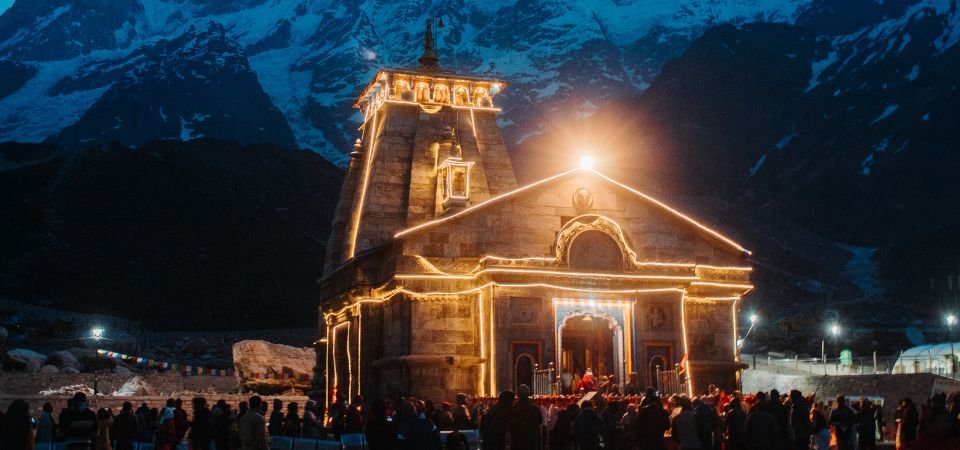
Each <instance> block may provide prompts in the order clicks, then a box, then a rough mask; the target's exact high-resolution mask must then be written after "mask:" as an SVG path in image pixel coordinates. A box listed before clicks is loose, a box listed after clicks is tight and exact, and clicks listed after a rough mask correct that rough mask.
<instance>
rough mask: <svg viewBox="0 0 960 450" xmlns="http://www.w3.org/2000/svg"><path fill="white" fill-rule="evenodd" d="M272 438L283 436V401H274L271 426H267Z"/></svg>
mask: <svg viewBox="0 0 960 450" xmlns="http://www.w3.org/2000/svg"><path fill="white" fill-rule="evenodd" d="M267 431H268V432H269V433H270V436H283V400H280V399H278V398H277V399H274V400H273V412H272V413H270V424H269V425H267Z"/></svg>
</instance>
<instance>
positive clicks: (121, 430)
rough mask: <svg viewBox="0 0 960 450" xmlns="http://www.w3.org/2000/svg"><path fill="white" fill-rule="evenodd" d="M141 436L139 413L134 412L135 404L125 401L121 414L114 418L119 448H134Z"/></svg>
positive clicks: (126, 449) (119, 449)
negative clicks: (138, 422) (138, 421)
mask: <svg viewBox="0 0 960 450" xmlns="http://www.w3.org/2000/svg"><path fill="white" fill-rule="evenodd" d="M139 436H140V428H139V425H138V424H137V415H136V414H135V413H134V412H133V404H132V403H130V402H123V408H121V409H120V414H117V417H116V418H115V419H114V438H115V439H116V440H117V447H116V449H117V450H132V449H133V443H134V442H136V440H137V438H138V437H139Z"/></svg>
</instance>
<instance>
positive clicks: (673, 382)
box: [657, 366, 687, 395]
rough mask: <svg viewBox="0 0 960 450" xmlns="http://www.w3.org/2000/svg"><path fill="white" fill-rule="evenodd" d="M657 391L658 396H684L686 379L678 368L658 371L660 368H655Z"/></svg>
mask: <svg viewBox="0 0 960 450" xmlns="http://www.w3.org/2000/svg"><path fill="white" fill-rule="evenodd" d="M657 389H658V390H659V391H660V395H672V394H686V393H687V377H686V375H685V374H684V373H683V370H682V369H680V368H679V367H678V368H675V369H672V370H660V367H659V366H657Z"/></svg>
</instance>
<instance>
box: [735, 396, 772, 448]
mask: <svg viewBox="0 0 960 450" xmlns="http://www.w3.org/2000/svg"><path fill="white" fill-rule="evenodd" d="M767 402H768V400H767V395H766V394H765V393H763V392H758V393H757V404H756V405H754V406H753V407H752V408H750V414H747V422H746V424H745V425H744V429H743V434H744V438H745V440H746V444H747V449H749V450H776V449H778V448H780V442H781V440H780V429H779V428H778V426H777V419H775V418H774V417H773V415H771V414H770V413H768V412H767V411H766V409H767V406H768V405H767Z"/></svg>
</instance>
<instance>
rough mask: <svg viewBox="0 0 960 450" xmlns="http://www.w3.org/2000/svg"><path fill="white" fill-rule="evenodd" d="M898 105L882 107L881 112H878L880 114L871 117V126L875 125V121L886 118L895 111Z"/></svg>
mask: <svg viewBox="0 0 960 450" xmlns="http://www.w3.org/2000/svg"><path fill="white" fill-rule="evenodd" d="M899 107H900V105H887V107H886V108H884V109H883V112H882V113H880V115H879V116H877V118H876V119H873V122H870V125H871V126H873V125H876V124H877V122H880V121H881V120H883V119H886V118H887V117H890V114H893V112H894V111H896V110H897V108H899Z"/></svg>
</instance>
